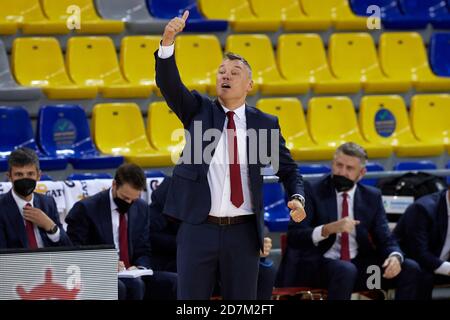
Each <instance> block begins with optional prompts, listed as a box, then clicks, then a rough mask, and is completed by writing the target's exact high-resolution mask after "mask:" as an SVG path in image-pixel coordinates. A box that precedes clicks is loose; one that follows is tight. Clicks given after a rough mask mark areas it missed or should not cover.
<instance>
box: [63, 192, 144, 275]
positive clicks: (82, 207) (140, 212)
mask: <svg viewBox="0 0 450 320" xmlns="http://www.w3.org/2000/svg"><path fill="white" fill-rule="evenodd" d="M66 223H67V234H68V235H69V237H70V239H71V240H72V242H73V244H74V245H101V244H109V245H114V239H113V230H112V219H111V205H110V198H109V190H105V191H102V192H99V193H97V194H95V195H93V196H92V197H89V198H86V199H83V200H81V201H78V202H77V203H75V205H74V206H73V207H72V209H71V210H70V211H69V214H68V215H67V217H66ZM149 224H150V219H149V212H148V205H147V203H146V202H145V201H144V200H142V199H138V200H136V201H134V202H133V204H132V205H131V207H130V210H129V211H128V247H129V248H128V254H129V258H130V263H131V264H132V265H135V266H142V267H146V268H151V258H150V257H151V247H150V238H149V230H150V225H149Z"/></svg>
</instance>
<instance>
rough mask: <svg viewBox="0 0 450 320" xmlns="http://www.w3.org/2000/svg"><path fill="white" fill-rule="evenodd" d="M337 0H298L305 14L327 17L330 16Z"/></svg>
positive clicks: (338, 0)
mask: <svg viewBox="0 0 450 320" xmlns="http://www.w3.org/2000/svg"><path fill="white" fill-rule="evenodd" d="M339 2H340V0H323V1H314V0H300V3H301V5H302V8H303V11H304V12H305V13H306V15H307V16H312V17H324V18H327V19H329V18H330V17H331V12H332V10H333V8H335V7H336V6H337V4H338V3H339ZM341 2H342V1H341Z"/></svg>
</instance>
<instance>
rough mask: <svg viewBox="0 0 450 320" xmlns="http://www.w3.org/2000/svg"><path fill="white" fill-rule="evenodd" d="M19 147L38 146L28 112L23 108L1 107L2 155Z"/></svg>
mask: <svg viewBox="0 0 450 320" xmlns="http://www.w3.org/2000/svg"><path fill="white" fill-rule="evenodd" d="M17 146H22V147H30V148H32V149H34V148H35V146H36V144H35V140H34V133H33V128H32V126H31V120H30V118H29V115H28V112H27V111H26V110H25V109H24V108H22V107H5V106H0V155H1V153H2V152H6V153H8V152H10V151H12V150H14V149H15V147H17Z"/></svg>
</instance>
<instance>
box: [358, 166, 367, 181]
mask: <svg viewBox="0 0 450 320" xmlns="http://www.w3.org/2000/svg"><path fill="white" fill-rule="evenodd" d="M366 173H367V169H366V167H364V168H362V169H361V172H360V173H359V177H358V181H360V180H362V179H363V178H364V176H365V175H366Z"/></svg>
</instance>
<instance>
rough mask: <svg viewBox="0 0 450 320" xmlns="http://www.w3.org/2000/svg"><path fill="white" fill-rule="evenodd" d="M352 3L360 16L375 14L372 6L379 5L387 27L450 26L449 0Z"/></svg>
mask: <svg viewBox="0 0 450 320" xmlns="http://www.w3.org/2000/svg"><path fill="white" fill-rule="evenodd" d="M350 5H351V8H352V10H353V11H354V12H355V13H356V14H358V15H360V16H369V15H373V13H374V12H375V11H373V9H370V8H373V7H374V6H377V7H378V8H379V10H378V13H379V14H380V15H381V21H382V24H383V26H384V27H385V28H387V29H402V30H405V29H423V28H425V27H426V26H427V25H428V24H431V25H432V26H433V27H434V28H437V29H449V28H450V1H449V0H350ZM368 8H369V10H368Z"/></svg>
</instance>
